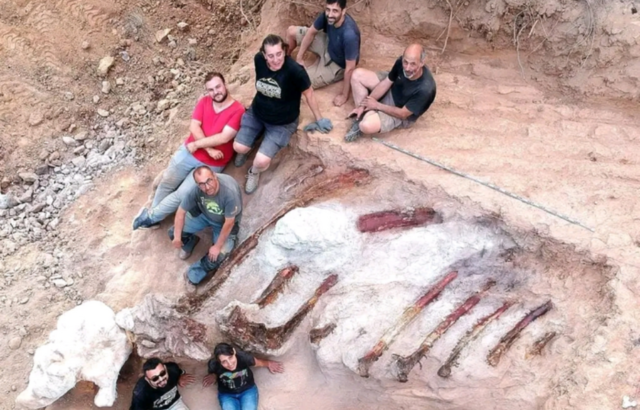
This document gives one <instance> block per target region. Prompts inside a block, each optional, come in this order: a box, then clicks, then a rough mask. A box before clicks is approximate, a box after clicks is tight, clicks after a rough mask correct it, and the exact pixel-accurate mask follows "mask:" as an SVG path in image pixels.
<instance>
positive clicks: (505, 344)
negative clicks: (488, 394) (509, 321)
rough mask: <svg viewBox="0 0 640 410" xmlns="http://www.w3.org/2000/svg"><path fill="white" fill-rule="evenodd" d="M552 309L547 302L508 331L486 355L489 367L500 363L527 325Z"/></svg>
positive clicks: (551, 305) (550, 304)
mask: <svg viewBox="0 0 640 410" xmlns="http://www.w3.org/2000/svg"><path fill="white" fill-rule="evenodd" d="M552 307H553V303H551V301H548V302H547V303H545V304H543V305H541V306H539V307H538V308H536V309H534V310H532V311H531V312H529V313H528V314H527V315H526V316H525V317H524V318H523V319H522V320H521V321H520V322H518V324H517V325H516V326H515V327H514V328H513V329H511V330H510V331H509V333H507V334H506V335H504V336H503V337H502V339H500V342H498V344H497V345H496V347H494V348H493V349H491V351H490V352H489V354H488V355H487V362H488V363H489V364H490V365H491V366H494V367H495V366H497V365H498V363H500V359H501V358H502V355H503V354H504V352H506V351H507V350H509V348H510V347H511V345H513V343H514V342H515V341H516V340H517V339H518V337H519V336H520V333H522V331H523V330H524V329H525V328H526V327H527V326H529V323H531V322H533V321H534V320H536V319H537V318H539V317H540V316H542V315H544V314H545V313H547V312H548V311H550V310H551V308H552Z"/></svg>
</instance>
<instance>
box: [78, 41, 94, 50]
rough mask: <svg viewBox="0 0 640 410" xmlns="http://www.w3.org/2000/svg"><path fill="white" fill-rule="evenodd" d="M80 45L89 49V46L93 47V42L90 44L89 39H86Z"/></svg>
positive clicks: (84, 48)
mask: <svg viewBox="0 0 640 410" xmlns="http://www.w3.org/2000/svg"><path fill="white" fill-rule="evenodd" d="M80 47H82V49H83V50H87V49H89V47H91V44H89V42H88V41H87V40H84V41H83V42H82V44H81V45H80Z"/></svg>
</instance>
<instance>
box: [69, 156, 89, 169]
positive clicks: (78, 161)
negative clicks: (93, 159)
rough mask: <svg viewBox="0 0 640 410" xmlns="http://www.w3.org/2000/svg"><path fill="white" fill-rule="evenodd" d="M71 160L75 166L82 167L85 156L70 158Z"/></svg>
mask: <svg viewBox="0 0 640 410" xmlns="http://www.w3.org/2000/svg"><path fill="white" fill-rule="evenodd" d="M71 162H72V163H73V165H75V166H76V168H82V167H83V166H84V164H85V162H86V159H85V157H82V156H79V157H75V158H74V159H72V160H71Z"/></svg>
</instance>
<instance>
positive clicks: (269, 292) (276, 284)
mask: <svg viewBox="0 0 640 410" xmlns="http://www.w3.org/2000/svg"><path fill="white" fill-rule="evenodd" d="M296 273H298V267H297V266H287V267H286V268H284V269H282V270H280V272H278V274H277V275H276V277H275V278H273V280H272V281H271V283H270V284H269V286H268V287H267V288H266V289H265V290H264V292H262V295H260V297H259V298H258V300H257V301H256V302H254V303H256V304H257V305H258V306H260V308H261V309H262V308H263V307H265V306H267V305H269V304H271V303H273V301H274V300H276V299H277V298H278V296H279V295H280V293H282V291H283V290H284V287H285V286H286V284H287V283H289V281H290V280H291V278H292V277H293V275H295V274H296Z"/></svg>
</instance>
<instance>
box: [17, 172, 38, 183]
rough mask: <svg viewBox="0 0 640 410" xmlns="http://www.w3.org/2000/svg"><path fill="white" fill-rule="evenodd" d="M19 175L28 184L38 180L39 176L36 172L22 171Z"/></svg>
mask: <svg viewBox="0 0 640 410" xmlns="http://www.w3.org/2000/svg"><path fill="white" fill-rule="evenodd" d="M18 176H19V177H20V179H22V181H24V183H26V184H33V183H34V182H36V181H37V180H38V176H37V175H36V173H35V172H21V173H19V174H18Z"/></svg>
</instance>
